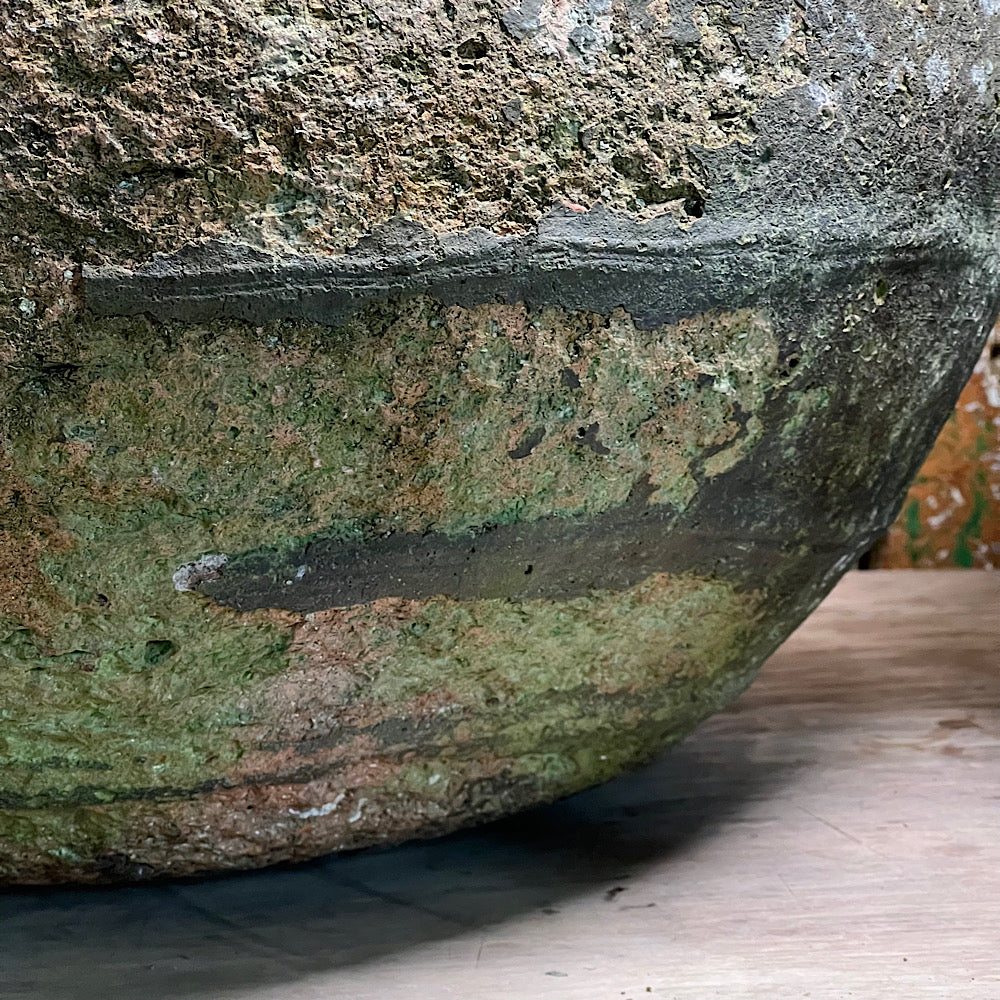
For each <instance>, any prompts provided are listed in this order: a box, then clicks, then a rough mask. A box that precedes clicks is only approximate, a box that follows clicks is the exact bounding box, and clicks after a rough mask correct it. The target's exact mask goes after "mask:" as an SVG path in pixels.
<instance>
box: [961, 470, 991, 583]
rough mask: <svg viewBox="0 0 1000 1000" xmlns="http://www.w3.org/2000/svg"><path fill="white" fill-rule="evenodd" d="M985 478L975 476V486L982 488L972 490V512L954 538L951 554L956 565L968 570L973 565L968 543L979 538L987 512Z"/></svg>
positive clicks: (979, 474)
mask: <svg viewBox="0 0 1000 1000" xmlns="http://www.w3.org/2000/svg"><path fill="white" fill-rule="evenodd" d="M984 479H985V477H984V476H983V474H982V472H981V471H980V472H979V473H978V474H977V476H976V480H977V485H978V486H981V487H983V489H973V491H972V512H971V513H970V514H969V518H968V520H967V521H966V522H965V524H963V525H962V527H961V528H959V530H958V535H957V536H956V537H955V550H954V553H953V558H954V560H955V563H956V565H958V566H962V567H964V568H965V569H970V568H971V567H972V566H974V565H975V557H974V556H973V554H972V549H971V548H970V546H969V542H970V541H972V540H973V539H977V538H979V536H980V535H981V533H982V530H983V517H985V515H986V512H987V511H988V510H989V500H988V499H987V496H986V493H985V485H986V484H985V482H984Z"/></svg>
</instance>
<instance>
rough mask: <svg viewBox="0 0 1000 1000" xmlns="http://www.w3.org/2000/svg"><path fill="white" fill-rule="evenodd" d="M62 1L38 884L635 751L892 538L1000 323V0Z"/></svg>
mask: <svg viewBox="0 0 1000 1000" xmlns="http://www.w3.org/2000/svg"><path fill="white" fill-rule="evenodd" d="M27 7H28V8H30V11H29V13H28V14H25V15H24V22H23V25H21V26H20V27H18V26H15V31H14V34H15V36H16V35H17V32H18V31H22V33H23V35H24V37H23V39H20V40H18V39H17V38H15V40H14V41H13V42H10V43H8V44H11V45H12V46H13V48H12V52H13V53H14V54H13V55H12V56H11V57H10V58H9V59H7V60H6V62H7V64H8V65H7V67H6V68H5V69H4V70H3V71H2V72H4V73H5V74H6V76H7V78H8V80H7V85H6V86H5V87H4V88H2V93H3V97H2V98H0V99H2V100H3V101H6V102H8V103H7V104H6V106H5V107H6V111H7V112H9V117H8V118H7V124H6V126H5V127H4V129H3V130H0V136H2V142H3V145H2V146H0V157H2V164H3V176H4V180H3V182H2V187H0V210H2V211H0V225H2V226H3V227H4V228H5V229H6V230H7V235H6V236H5V238H4V241H3V245H4V255H3V263H2V269H3V272H2V276H3V280H4V281H5V283H6V284H7V285H8V289H9V294H8V297H7V300H5V302H4V303H3V308H4V309H9V322H8V323H7V325H6V331H7V332H6V334H5V336H6V338H7V340H6V342H5V344H4V347H3V351H4V354H3V359H4V365H5V367H4V370H3V374H2V377H0V404H2V427H0V431H2V439H0V444H2V449H3V451H2V465H0V477H2V478H0V499H2V506H0V511H2V513H0V517H2V518H3V521H2V523H0V602H2V603H0V712H2V720H3V721H2V729H0V756H2V770H0V880H7V881H15V882H17V881H22V882H33V881H34V882H44V881H59V880H69V879H78V880H100V879H129V878H143V877H149V876H153V875H161V874H168V875H169V874H183V873H192V872H198V871H205V870H212V869H219V868H232V867H250V866H256V865H263V864H267V863H270V862H275V861H279V860H285V859H295V858H303V857H308V856H312V855H316V854H319V853H322V852H325V851H331V850H337V849H343V848H353V847H358V846H363V845H366V844H373V843H384V842H391V841H397V840H400V839H403V838H406V837H412V836H419V835H427V834H434V833H438V832H442V831H445V830H448V829H452V828H454V827H456V826H458V825H461V824H463V823H469V822H473V821H478V820H482V819H485V818H489V817H493V816H497V815H500V814H503V813H507V812H510V811H512V810H515V809H518V808H521V807H524V806H526V805H529V804H532V803H536V802H541V801H546V800H550V799H552V798H554V797H556V796H560V795H564V794H567V793H570V792H573V791H575V790H577V789H580V788H583V787H585V786H587V785H590V784H593V783H595V782H598V781H601V780H604V779H606V778H608V777H610V776H611V775H613V774H615V773H616V772H618V771H620V770H621V769H623V768H626V767H629V766H631V765H634V764H635V763H637V762H640V761H642V760H645V759H647V758H648V757H649V756H650V755H652V754H653V753H655V752H656V751H657V750H659V749H660V748H662V747H664V746H666V745H669V744H670V743H671V742H673V741H675V740H676V739H678V738H680V737H681V736H682V735H683V734H684V733H686V732H688V731H689V730H690V729H691V728H692V727H693V726H694V725H696V724H697V723H698V722H699V721H700V720H701V719H703V718H704V717H705V716H706V715H707V714H709V713H710V712H712V711H714V710H716V709H718V708H719V707H720V706H722V705H724V704H725V703H726V702H728V701H729V700H730V699H732V698H733V697H734V696H735V695H736V694H737V693H738V692H739V691H740V690H742V689H743V688H744V687H745V686H746V684H747V683H749V681H750V680H751V679H752V677H753V675H754V672H755V671H756V669H757V668H758V666H759V665H760V663H761V662H762V661H763V660H764V659H765V658H766V657H767V656H768V655H769V654H770V653H771V651H773V650H774V649H775V647H776V646H777V645H778V644H779V643H780V642H781V641H782V639H783V638H784V637H785V636H787V635H788V633H789V632H790V631H791V630H792V629H793V628H794V627H795V626H796V625H797V624H798V622H800V621H801V620H802V618H803V617H804V616H805V615H806V614H808V612H809V611H810V610H811V609H812V608H813V607H814V606H815V605H816V603H817V602H818V601H819V600H820V599H821V598H822V597H823V595H824V594H825V593H826V592H827V591H828V590H829V588H830V587H831V586H832V584H833V583H834V581H835V580H836V579H837V577H838V576H839V575H840V573H842V572H843V571H844V569H845V568H846V567H848V566H849V565H850V564H851V562H852V560H854V559H855V558H856V557H857V556H858V554H859V553H860V552H862V551H863V550H864V549H865V548H866V547H867V546H868V545H869V544H870V543H871V542H872V540H873V539H875V538H876V537H878V535H879V534H880V533H881V532H882V531H883V530H884V528H885V526H886V525H887V524H888V523H889V521H890V520H891V518H892V516H893V514H894V512H895V510H896V507H897V504H898V502H899V499H900V497H901V495H902V492H903V490H904V488H905V486H906V484H907V482H908V481H909V479H910V477H911V476H912V475H913V473H914V472H915V470H916V468H917V466H918V464H919V462H920V460H921V458H922V456H923V454H924V453H925V451H926V449H927V448H928V447H929V445H930V443H931V442H932V441H933V439H934V435H935V433H936V431H937V430H938V428H939V427H940V425H941V423H942V421H943V420H944V418H945V417H946V415H947V413H948V411H949V409H950V407H951V405H952V403H953V401H954V399H955V397H956V396H957V394H958V392H959V389H960V388H961V386H962V384H963V382H964V380H965V378H966V377H967V375H968V373H969V370H970V368H971V366H972V364H973V361H974V359H975V357H976V355H977V353H978V351H979V348H980V346H981V344H982V341H983V338H984V336H985V333H986V331H987V328H988V326H989V324H990V322H991V320H992V319H993V317H994V312H995V306H996V299H997V296H996V290H997V288H998V287H1000V286H998V281H997V245H996V234H997V226H996V213H997V209H998V205H1000V199H998V153H1000V148H998V144H997V138H996V136H997V117H996V115H997V111H996V109H997V103H998V101H1000V82H998V79H1000V78H998V74H1000V41H998V37H1000V6H998V5H997V4H996V3H995V2H994V0H973V2H968V3H966V2H960V0H943V2H942V3H940V4H938V5H936V6H933V5H932V6H926V5H922V4H915V3H914V4H910V3H890V2H876V0H859V2H858V3H856V4H852V5H851V6H849V7H848V6H847V5H845V4H841V3H837V2H832V3H826V4H816V5H813V4H811V3H810V4H804V5H801V6H799V5H795V4H791V3H766V4H751V3H741V2H739V0H733V2H731V3H727V4H714V5H707V6H702V5H698V4H691V3H690V2H686V0H677V2H671V3H669V4H668V3H666V2H664V3H652V2H651V3H644V2H631V0H626V2H621V3H612V4H610V5H606V4H602V3H598V2H590V3H589V4H588V3H581V4H579V5H576V6H573V5H561V4H552V3H550V2H548V0H543V2H541V3H538V2H537V0H536V2H534V3H530V2H525V3H523V4H522V5H521V6H520V7H505V6H504V5H503V4H497V5H496V6H495V7H491V6H490V5H486V7H483V6H482V5H479V6H473V5H471V4H466V3H463V2H462V0H455V3H451V2H448V0H445V2H443V3H438V2H437V0H427V2H425V3H422V4H418V5H414V6H400V5H384V6H383V5H380V4H378V3H373V4H368V5H364V4H360V3H352V2H349V0H343V2H341V0H318V2H317V3H315V4H312V3H310V4H303V5H299V4H292V5H290V6H289V7H288V9H287V12H286V13H284V14H280V15H279V14H275V13H274V7H273V5H270V4H269V5H263V4H258V3H256V0H229V2H227V3H224V4H222V5H221V6H220V5H213V6H212V7H211V8H210V7H209V5H207V4H203V3H201V0H193V2H192V3H191V4H189V5H188V6H187V7H185V8H180V7H176V8H175V7H173V6H171V5H167V6H166V7H165V8H164V10H163V12H162V13H161V14H157V15H155V16H154V15H152V14H148V13H144V11H145V8H141V9H140V8H136V9H135V10H134V11H133V10H132V9H131V8H130V9H129V12H128V13H124V14H123V13H121V11H120V9H119V8H117V7H116V8H114V13H113V14H112V6H111V5H110V4H108V5H102V4H100V3H97V4H95V3H93V2H90V3H89V4H84V3H82V2H80V3H78V2H76V0H66V2H62V3H58V4H48V5H47V4H45V3H42V2H41V0H37V2H33V3H29V4H28V5H27Z"/></svg>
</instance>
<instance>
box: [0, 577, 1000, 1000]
mask: <svg viewBox="0 0 1000 1000" xmlns="http://www.w3.org/2000/svg"><path fill="white" fill-rule="evenodd" d="M998 584H1000V575H993V574H989V573H949V572H933V571H930V572H923V573H900V572H896V573H885V572H867V573H854V574H851V575H850V576H848V577H847V578H846V579H845V580H844V581H843V583H842V584H841V585H840V586H839V587H838V589H837V590H836V591H835V592H834V593H833V595H831V597H830V598H829V599H828V600H827V602H826V603H825V604H824V605H823V606H822V607H821V608H820V609H819V610H818V611H817V612H816V613H815V615H814V616H813V617H812V618H811V619H810V620H809V621H808V622H807V624H806V625H805V626H803V628H802V629H800V630H799V632H798V633H796V635H795V636H793V637H792V638H791V639H790V640H789V641H788V643H787V644H786V645H785V646H784V647H783V648H782V649H781V650H780V651H779V652H778V654H776V655H775V657H774V658H773V659H772V660H771V661H770V663H769V664H768V665H767V666H766V667H765V669H764V671H763V672H762V674H761V677H760V679H759V680H758V681H757V683H756V684H755V685H754V686H753V688H751V690H750V691H749V692H748V693H747V694H746V695H745V696H744V697H743V699H741V700H740V701H739V702H738V703H737V704H736V705H735V706H734V708H733V709H732V710H731V711H729V712H727V713H724V714H723V715H720V716H717V717H716V718H714V719H712V720H710V721H709V722H708V723H706V724H705V725H704V726H703V727H702V728H701V729H700V730H699V731H698V732H697V733H696V734H695V735H694V736H692V737H691V738H690V739H688V740H687V742H686V743H684V744H683V745H682V746H681V747H679V748H678V749H677V750H675V751H674V752H673V753H672V754H670V755H668V756H666V757H664V758H663V759H662V760H660V761H658V762H657V763H655V764H654V765H652V766H651V767H649V768H647V769H646V770H645V771H643V772H641V773H639V774H636V775H632V776H629V777H626V778H623V779H620V780H618V781H615V782H613V783H611V784H609V785H607V786H604V787H603V788H599V789H595V790H593V791H591V792H588V793H586V794H583V795H580V796H577V797H575V798H574V799H571V800H569V801H566V802H563V803H559V804H557V805H555V806H551V807H548V808H545V809H539V810H536V811H534V812H532V813H529V814H527V815H525V816H522V817H518V818H517V819H515V820H511V821H507V822H504V823H500V824H495V825H493V826H489V827H485V828H483V829H481V830H477V831H472V832H470V833H465V834H461V835H456V836H452V837H448V838H445V839H443V840H439V841H435V842H432V843H424V844H413V845H409V846H406V847H403V848H400V849H396V850H392V851H384V852H369V853H364V854H358V855H354V856H349V857H339V858H330V859H327V860H324V861H322V862H317V863H314V864H311V865H306V866H303V867H300V868H294V869H285V870H276V871H268V872H258V873H252V874H249V875H245V876H240V877H233V878H226V879H215V880H211V881H205V882H200V883H188V884H176V885H157V886H145V887H140V888H133V889H124V890H101V891H79V890H76V891H66V890H60V891H31V892H19V893H13V894H8V895H6V896H4V897H0V995H2V996H3V997H5V998H9V1000H15V998H16V1000H20V998H36V997H38V998H46V1000H48V998H53V1000H55V998H61V997H67V998H69V997H72V998H73V1000H91V998H93V1000H97V998H100V1000H112V998H117V997H129V998H131V997H136V998H142V1000H161V998H162V1000H168V998H174V997H182V996H184V997H190V996H198V997H204V998H213V1000H215V998H218V1000H222V998H229V1000H232V998H241V1000H251V998H252V1000H265V998H267V1000H271V998H275V1000H277V998H282V1000H320V998H323V1000H326V998H340V997H343V998H351V1000H381V998H390V997H391V998H395V997H398V996H405V997H407V998H434V1000H439V998H446V997H460V998H463V1000H477V998H483V1000H504V998H518V1000H521V998H524V1000H534V998H560V1000H562V998H565V1000H598V998H609V1000H617V998H632V1000H640V998H647V997H654V998H661V1000H665V998H669V1000H712V998H717V997H718V998H722V997H725V998H727V1000H728V998H762V1000H763V998H767V1000H781V998H796V1000H797V998H805V997H809V998H813V1000H817V998H824V1000H825V998H830V1000H833V998H837V1000H840V998H854V997H856V998H864V1000H876V998H877V1000H893V998H906V1000H916V998H941V1000H996V998H997V997H1000V977H998V958H997V955H998V952H1000V949H998V940H1000V810H998V808H997V799H998V797H1000V777H998V776H1000V768H998V766H997V764H998V757H1000V754H998V744H1000V741H998V721H1000V718H998V704H1000V669H998V668H1000V662H998V661H1000V657H998V655H997V654H998V652H1000V648H998V647H1000V639H998V629H997V616H998V611H1000V599H998V598H1000V588H998Z"/></svg>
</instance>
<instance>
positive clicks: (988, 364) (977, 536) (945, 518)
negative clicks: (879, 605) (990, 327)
mask: <svg viewBox="0 0 1000 1000" xmlns="http://www.w3.org/2000/svg"><path fill="white" fill-rule="evenodd" d="M870 565H871V566H872V568H876V567H877V568H899V567H925V566H927V567H931V566H933V567H993V568H1000V326H998V327H997V329H995V330H994V331H993V333H992V334H991V335H990V339H989V341H988V342H987V344H986V349H985V351H984V352H983V355H982V357H981V358H980V359H979V362H978V363H977V364H976V368H975V372H974V373H973V375H972V378H971V380H970V381H969V383H968V385H967V386H966V387H965V389H964V390H963V392H962V395H961V397H960V398H959V401H958V405H957V406H956V408H955V412H954V413H953V414H952V415H951V417H949V418H948V422H947V424H945V426H944V429H943V430H942V431H941V434H940V436H939V437H938V439H937V443H936V444H935V445H934V450H933V451H932V452H931V454H930V455H929V456H928V458H927V461H926V462H925V463H924V466H923V468H922V469H921V470H920V473H919V475H918V476H917V478H916V479H915V480H914V482H913V485H912V486H911V487H910V491H909V493H908V494H907V497H906V501H905V502H904V504H903V509H902V512H901V513H900V515H899V518H898V519H897V520H896V523H895V524H893V526H892V527H891V528H890V529H889V532H888V534H887V535H886V536H885V538H883V539H882V541H881V542H879V544H878V545H877V546H876V547H875V549H874V551H873V552H872V553H871V563H870Z"/></svg>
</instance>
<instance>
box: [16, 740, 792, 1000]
mask: <svg viewBox="0 0 1000 1000" xmlns="http://www.w3.org/2000/svg"><path fill="white" fill-rule="evenodd" d="M727 730H731V727H726V726H723V727H721V729H720V727H719V726H713V724H712V723H709V724H708V725H707V726H706V727H705V728H703V729H702V730H701V731H700V732H698V733H696V734H695V735H694V736H692V737H690V738H689V739H688V741H687V742H685V743H683V744H681V745H680V746H679V747H678V748H676V749H675V750H674V751H673V752H672V753H670V754H667V755H665V756H664V757H663V758H661V759H660V760H659V761H657V762H656V763H654V764H652V765H650V766H649V767H647V768H646V769H644V770H643V771H641V772H638V773H636V774H633V775H628V776H625V777H622V778H619V779H617V780H616V781H613V782H611V783H610V784H608V785H605V786H603V787H601V788H596V789H593V790H591V791H588V792H584V793H582V794H580V795H577V796H575V797H573V798H571V799H568V800H566V801H563V802H559V803H556V804H554V805H551V806H547V807H544V808H539V809H535V810H532V811H531V812H528V813H525V814H523V815H520V816H517V817H515V818H513V819H509V820H505V821H502V822H498V823H493V824H490V825H488V826H484V827H481V828H479V829H476V830H472V831H468V832H464V833H459V834H454V835H452V836H449V837H445V838H442V839H440V840H436V841H430V842H424V843H414V844H408V845H404V846H402V847H398V848H394V849H390V850H380V851H367V852H359V853H356V854H353V855H342V856H339V857H338V856H332V857H328V858H324V859H322V860H320V861H316V862H313V863H310V864H305V865H300V866H296V867H287V868H280V869H272V870H268V871H259V872H251V873H246V874H242V875H237V876H228V877H221V878H213V879H206V880H203V881H199V882H188V883H179V884H158V885H147V886H137V887H133V888H116V889H96V890H95V889H90V890H84V889H58V890H53V889H41V890H20V891H15V892H13V893H8V894H6V895H3V896H0V996H2V997H4V998H5V1000H22V998H25V1000H27V998H32V1000H35V998H44V1000H62V998H66V1000H70V998H72V1000H117V998H129V1000H132V998H140V1000H161V998H163V1000H166V998H175V997H196V996H198V995H199V994H204V993H213V994H224V993H226V992H227V991H231V990H237V989H239V988H240V987H247V986H254V987H258V988H261V987H267V986H268V985H269V984H282V983H284V984H289V985H291V984H292V983H293V982H294V981H296V980H298V979H301V978H302V977H304V976H307V975H309V974H311V973H318V972H322V971H329V970H331V969H336V968H338V967H343V966H346V965H349V964H351V963H357V962H363V961H367V960H371V959H377V958H379V957H381V956H387V955H390V954H393V953H396V952H400V951H403V950H405V949H407V948H410V947H413V946H415V945H419V944H421V943H423V942H428V941H433V940H437V939H441V938H446V937H448V936H452V935H455V934H461V933H463V932H466V931H468V930H470V929H475V928H479V927H484V926H487V925H490V924H495V923H497V922H500V921H503V920H505V919H508V918H510V917H513V916H517V915H521V914H525V913H529V912H531V911H535V912H539V913H540V914H542V915H548V916H553V917H554V916H555V914H557V913H558V912H559V907H560V905H561V901H563V900H566V899H569V898H571V897H576V896H580V895H595V894H596V895H597V896H598V897H599V898H600V899H601V900H605V899H606V900H607V902H608V905H609V906H612V905H621V904H622V902H623V901H622V900H621V899H618V898H617V897H618V895H619V892H618V890H620V889H624V888H627V886H628V884H629V879H630V878H632V877H633V876H635V875H636V874H638V873H639V872H640V871H641V870H642V869H643V867H645V866H647V865H649V864H651V863H654V862H656V863H660V864H663V863H664V862H666V863H667V864H668V865H669V862H670V861H671V860H672V859H674V858H679V857H680V856H681V855H682V854H683V852H684V850H685V848H686V847H687V845H688V844H690V843H691V842H692V841H693V840H695V839H696V838H698V837H700V836H703V835H709V834H710V832H711V830H712V828H713V827H714V826H716V825H718V824H721V823H726V822H731V821H733V820H734V819H738V814H739V812H740V810H741V808H742V806H743V805H744V803H746V802H748V801H750V800H752V799H758V798H761V797H767V796H770V795H772V794H774V792H775V791H776V788H777V787H780V786H781V785H782V784H783V783H784V782H785V781H787V779H788V778H789V777H790V771H791V770H793V768H792V767H790V766H789V765H777V764H776V763H774V762H773V761H766V762H763V761H757V760H755V759H754V758H755V753H754V745H755V739H754V737H753V736H749V735H747V734H746V733H745V732H742V733H733V732H731V731H727ZM664 877H665V878H669V867H668V868H667V869H666V872H665V875H664ZM609 916H610V911H609Z"/></svg>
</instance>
